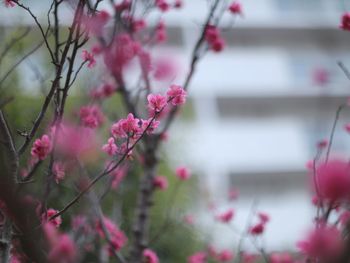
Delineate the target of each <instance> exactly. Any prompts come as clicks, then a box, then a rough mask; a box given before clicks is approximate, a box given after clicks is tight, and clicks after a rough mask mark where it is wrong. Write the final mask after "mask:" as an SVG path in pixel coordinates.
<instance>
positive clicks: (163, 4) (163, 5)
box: [156, 0, 169, 12]
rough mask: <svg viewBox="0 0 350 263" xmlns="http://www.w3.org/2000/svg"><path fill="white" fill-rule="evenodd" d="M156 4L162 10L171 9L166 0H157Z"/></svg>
mask: <svg viewBox="0 0 350 263" xmlns="http://www.w3.org/2000/svg"><path fill="white" fill-rule="evenodd" d="M156 5H157V7H158V8H159V9H160V10H161V11H162V12H166V11H168V10H169V4H168V3H167V2H166V1H165V0H156Z"/></svg>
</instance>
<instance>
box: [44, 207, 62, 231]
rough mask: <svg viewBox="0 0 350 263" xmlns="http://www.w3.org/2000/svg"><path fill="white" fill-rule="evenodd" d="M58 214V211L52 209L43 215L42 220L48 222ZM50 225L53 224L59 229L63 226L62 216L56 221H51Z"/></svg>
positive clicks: (56, 218)
mask: <svg viewBox="0 0 350 263" xmlns="http://www.w3.org/2000/svg"><path fill="white" fill-rule="evenodd" d="M57 213H58V211H57V210H55V209H52V208H50V209H48V210H47V211H46V213H43V214H42V216H41V219H42V221H44V222H45V221H48V220H49V219H50V218H51V217H52V216H54V215H55V214H57ZM49 223H51V224H52V225H54V226H55V227H59V226H60V225H61V224H62V218H61V216H57V217H55V218H54V219H52V220H50V221H49Z"/></svg>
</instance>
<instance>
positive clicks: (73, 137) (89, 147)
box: [57, 124, 98, 160]
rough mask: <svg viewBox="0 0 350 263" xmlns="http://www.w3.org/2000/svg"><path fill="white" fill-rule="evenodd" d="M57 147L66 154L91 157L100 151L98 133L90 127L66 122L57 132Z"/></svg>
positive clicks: (82, 158) (84, 157) (85, 157)
mask: <svg viewBox="0 0 350 263" xmlns="http://www.w3.org/2000/svg"><path fill="white" fill-rule="evenodd" d="M57 148H58V150H59V151H60V153H61V154H64V155H68V156H79V158H80V159H81V160H84V159H87V158H88V159H91V158H92V157H95V156H96V153H97V152H98V149H97V143H96V133H95V132H94V130H92V129H90V128H84V127H81V126H78V127H75V126H71V125H69V124H64V125H62V126H61V128H60V129H59V132H58V134H57Z"/></svg>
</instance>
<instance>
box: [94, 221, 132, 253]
mask: <svg viewBox="0 0 350 263" xmlns="http://www.w3.org/2000/svg"><path fill="white" fill-rule="evenodd" d="M103 224H104V227H105V228H106V231H107V232H108V233H109V235H110V239H111V247H109V249H114V250H115V251H116V252H118V251H119V250H120V249H121V248H122V247H123V246H125V244H126V242H127V238H126V236H125V235H124V233H123V232H122V231H121V230H120V229H119V228H118V227H117V226H116V225H115V224H114V223H113V222H112V221H111V220H110V219H108V218H107V217H104V218H103ZM96 228H97V233H98V234H99V235H100V236H101V237H103V238H104V237H105V234H104V231H103V228H102V226H101V222H98V223H97V227H96Z"/></svg>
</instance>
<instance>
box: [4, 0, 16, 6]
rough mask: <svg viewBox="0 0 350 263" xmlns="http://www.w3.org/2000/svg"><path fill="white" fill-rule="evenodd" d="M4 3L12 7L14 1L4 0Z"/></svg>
mask: <svg viewBox="0 0 350 263" xmlns="http://www.w3.org/2000/svg"><path fill="white" fill-rule="evenodd" d="M4 4H5V6H6V7H14V6H15V2H14V1H13V0H4Z"/></svg>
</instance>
